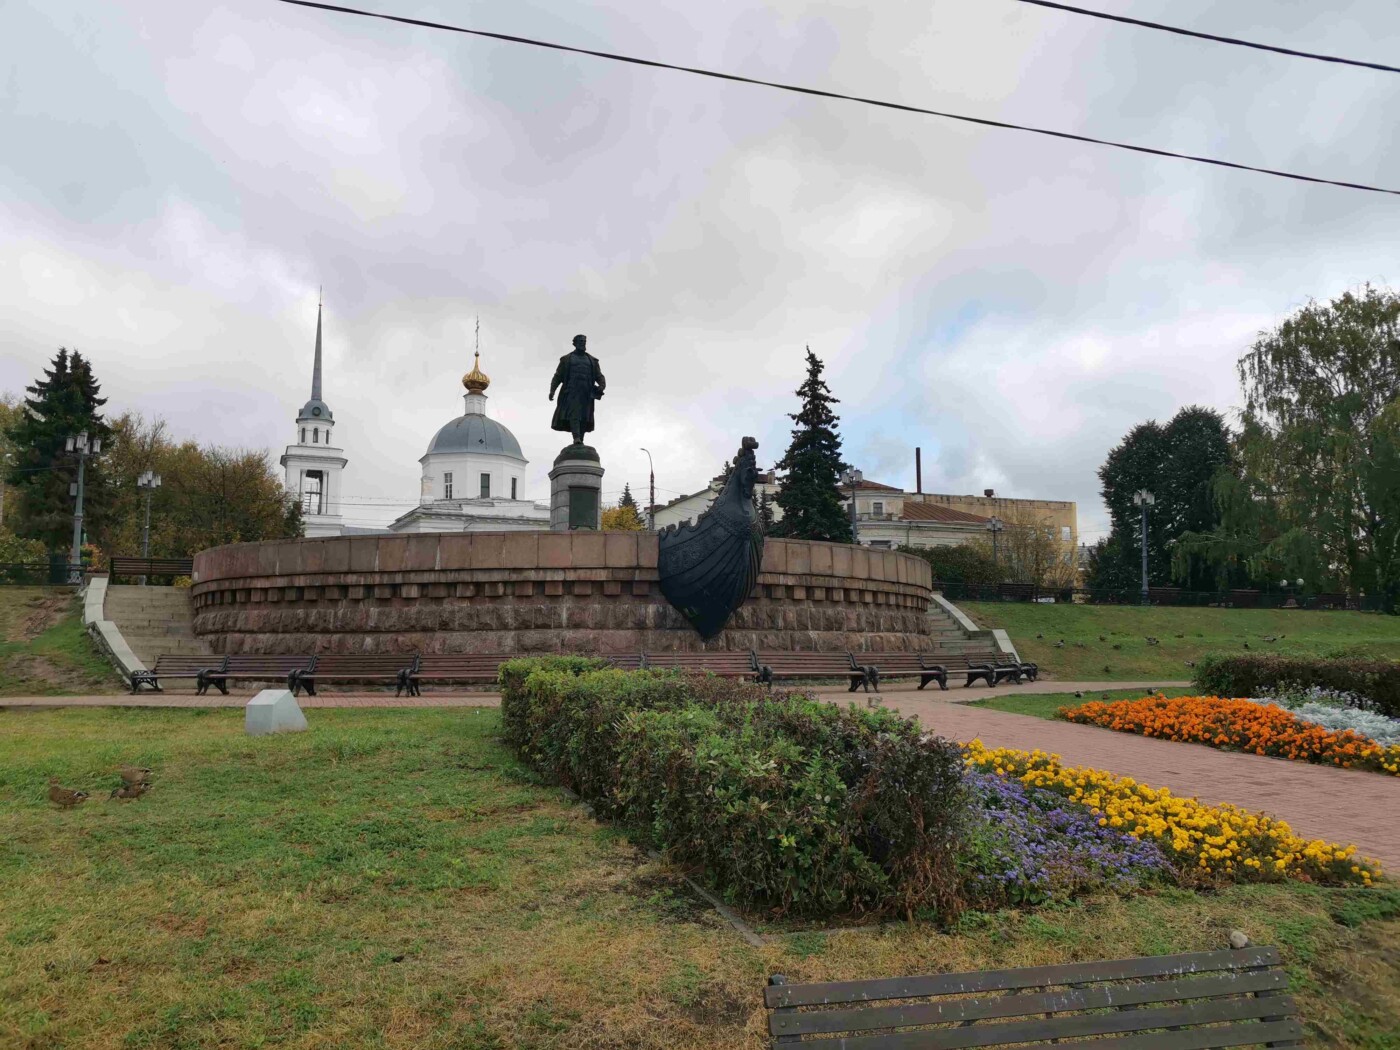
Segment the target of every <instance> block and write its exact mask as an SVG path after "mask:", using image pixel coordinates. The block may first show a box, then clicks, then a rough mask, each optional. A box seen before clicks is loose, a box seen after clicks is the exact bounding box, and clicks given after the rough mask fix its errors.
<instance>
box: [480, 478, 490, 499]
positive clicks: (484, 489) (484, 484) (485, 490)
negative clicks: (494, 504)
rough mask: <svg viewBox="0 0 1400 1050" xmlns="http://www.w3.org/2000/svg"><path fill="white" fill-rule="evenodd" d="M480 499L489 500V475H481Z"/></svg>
mask: <svg viewBox="0 0 1400 1050" xmlns="http://www.w3.org/2000/svg"><path fill="white" fill-rule="evenodd" d="M481 498H482V499H490V498H491V475H490V474H483V475H481Z"/></svg>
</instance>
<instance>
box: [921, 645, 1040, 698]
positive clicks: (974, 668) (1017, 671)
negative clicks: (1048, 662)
mask: <svg viewBox="0 0 1400 1050" xmlns="http://www.w3.org/2000/svg"><path fill="white" fill-rule="evenodd" d="M923 665H924V668H925V669H926V670H929V671H935V672H938V679H937V681H938V686H939V688H940V689H947V688H948V675H950V674H961V675H966V676H967V680H966V681H965V682H963V687H964V688H966V687H967V686H970V685H971V684H972V683H973V682H977V681H981V680H984V679H985V680H986V683H987V685H988V687H991V686H994V685H996V684H998V683H999V682H1003V681H1005V680H1006V679H1008V678H1009V679H1011V681H1013V682H1015V683H1016V684H1017V685H1020V684H1021V680H1022V679H1023V678H1026V679H1029V680H1030V681H1032V682H1033V681H1035V679H1036V677H1037V676H1038V675H1039V674H1040V668H1039V667H1037V666H1036V665H1035V664H1030V663H1021V662H1019V661H1017V660H1013V659H1011V658H1010V657H1008V656H1005V655H1003V654H1001V653H962V654H958V655H951V654H950V655H943V654H938V655H933V656H928V655H926V656H924V657H923Z"/></svg>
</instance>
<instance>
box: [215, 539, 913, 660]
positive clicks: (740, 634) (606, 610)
mask: <svg viewBox="0 0 1400 1050" xmlns="http://www.w3.org/2000/svg"><path fill="white" fill-rule="evenodd" d="M656 555H657V545H656V536H655V535H654V534H652V533H627V532H609V533H598V532H572V533H564V532H509V533H504V532H494V533H485V532H482V533H446V534H441V535H411V536H348V537H329V538H324V539H312V540H287V541H276V542H268V543H240V544H233V545H231V546H227V547H214V548H212V549H210V550H206V551H201V552H200V553H199V554H197V555H196V556H195V559H194V581H195V582H194V585H193V588H192V593H193V598H194V609H195V620H194V629H195V632H196V633H197V634H199V635H201V636H203V637H204V638H206V639H207V640H208V641H209V642H210V644H211V645H212V646H213V648H214V649H215V650H216V651H218V652H268V653H275V652H320V653H324V652H346V653H350V652H365V653H374V652H413V651H419V652H434V653H437V652H585V653H622V652H640V651H643V650H645V651H648V652H665V651H674V650H699V649H706V648H709V649H750V648H753V649H796V650H809V651H812V650H840V649H914V648H919V647H927V636H926V635H925V633H924V632H925V630H926V627H925V615H926V613H927V611H928V607H929V601H930V598H931V596H932V593H933V592H932V584H933V579H932V574H931V571H930V569H929V566H928V563H927V562H925V561H923V560H922V559H919V558H915V557H911V556H909V555H906V554H897V553H895V552H893V551H877V550H870V549H869V548H862V547H851V546H847V545H844V544H835V543H812V542H807V541H803V540H777V539H770V540H768V541H767V543H766V544H765V545H764V553H763V567H762V572H761V573H760V575H759V578H758V585H757V586H756V587H755V590H754V594H753V596H752V597H751V598H750V599H749V601H748V602H746V603H745V605H744V606H743V608H741V609H740V610H739V611H738V612H737V613H735V615H734V618H733V619H732V620H731V621H730V624H729V626H728V627H727V628H726V629H725V631H724V632H723V633H722V634H721V635H720V636H719V637H718V638H715V639H713V640H712V641H711V642H710V643H709V645H708V646H707V645H705V644H704V643H703V642H702V641H701V639H700V637H699V635H697V634H696V633H695V632H694V631H693V630H692V629H691V628H690V625H689V624H687V623H686V622H685V620H684V619H683V618H682V617H681V615H680V614H679V613H678V612H676V611H675V610H674V609H672V608H671V606H670V605H669V604H668V603H667V602H666V599H665V598H664V597H663V596H662V595H661V590H660V587H659V586H658V577H657V571H656Z"/></svg>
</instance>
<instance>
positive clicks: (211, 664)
mask: <svg viewBox="0 0 1400 1050" xmlns="http://www.w3.org/2000/svg"><path fill="white" fill-rule="evenodd" d="M227 662H228V657H227V656H178V655H175V654H173V653H165V654H162V655H161V656H157V657H156V665H155V666H154V667H152V668H150V669H149V670H144V671H132V672H131V691H132V692H133V693H135V692H136V691H137V690H139V689H140V688H141V687H142V686H143V685H144V686H150V688H151V689H153V690H155V691H156V692H157V693H162V692H164V691H165V690H163V689H162V688H161V687H160V680H161V679H162V678H165V679H167V680H168V679H171V678H193V679H194V681H195V691H196V692H197V693H199V695H201V696H203V695H204V693H205V691H206V690H208V688H209V675H210V674H211V673H215V672H218V671H222V670H223V669H224V665H225V664H226V663H227Z"/></svg>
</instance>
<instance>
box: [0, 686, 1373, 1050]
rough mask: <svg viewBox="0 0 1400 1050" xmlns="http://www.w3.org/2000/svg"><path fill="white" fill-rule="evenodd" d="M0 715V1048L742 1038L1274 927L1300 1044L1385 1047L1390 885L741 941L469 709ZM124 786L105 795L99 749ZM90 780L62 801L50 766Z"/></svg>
mask: <svg viewBox="0 0 1400 1050" xmlns="http://www.w3.org/2000/svg"><path fill="white" fill-rule="evenodd" d="M308 715H309V717H310V720H311V730H310V731H309V732H307V733H302V734H293V735H287V736H281V737H274V738H259V739H251V738H248V737H245V736H244V735H243V732H242V722H241V714H240V713H239V712H237V711H227V710H223V711H219V710H205V711H199V710H183V711H181V710H165V711H161V710H149V709H146V710H143V709H108V710H100V709H97V710H94V709H84V710H79V709H70V710H59V711H44V712H28V713H22V712H13V711H11V712H4V713H0V720H3V725H4V727H5V731H4V732H3V733H0V841H3V842H4V843H5V846H4V848H0V1046H4V1047H6V1048H10V1047H14V1048H16V1050H19V1048H29V1050H38V1048H41V1047H42V1048H45V1050H55V1048H73V1050H79V1048H81V1050H118V1048H121V1050H132V1048H161V1050H177V1048H196V1047H215V1046H217V1047H226V1048H252V1047H269V1046H277V1047H295V1048H308V1050H309V1048H337V1050H340V1048H348V1050H360V1048H365V1050H368V1048H375V1050H388V1048H404V1050H407V1048H410V1047H411V1048H413V1050H448V1048H492V1047H494V1048H507V1047H509V1048H515V1047H521V1048H532V1047H558V1048H566V1047H567V1048H576V1047H577V1048H598V1050H601V1048H621V1047H631V1048H639V1050H645V1048H653V1047H654V1048H662V1047H665V1048H668V1050H720V1048H724V1050H733V1048H749V1050H758V1048H760V1047H762V1046H765V1045H766V1042H765V1039H764V1034H763V1033H764V1020H763V1014H762V1009H761V996H762V988H763V983H764V979H765V977H766V975H768V974H769V973H773V972H781V973H785V974H788V975H789V976H790V977H792V978H793V979H795V980H817V979H841V978H863V977H874V976H877V975H895V974H906V973H918V972H928V971H934V970H957V969H973V968H979V967H991V966H1012V965H1025V964H1033V963H1043V962H1057V961H1067V960H1071V959H1088V958H1105V957H1116V956H1121V955H1131V954H1155V953H1165V952H1171V951H1179V950H1192V949H1204V948H1215V947H1219V946H1221V945H1222V944H1223V943H1224V941H1225V937H1226V934H1227V932H1228V931H1229V930H1230V929H1232V928H1241V929H1244V930H1247V931H1248V932H1249V933H1250V934H1251V935H1253V937H1254V938H1255V940H1256V941H1258V942H1260V943H1275V944H1278V945H1279V946H1280V948H1281V950H1282V951H1283V953H1284V956H1285V959H1286V961H1287V962H1288V965H1289V967H1290V970H1291V971H1292V973H1293V975H1294V977H1295V980H1296V982H1297V990H1298V994H1299V998H1300V1002H1301V1005H1302V1008H1303V1011H1304V1012H1305V1014H1306V1015H1307V1017H1308V1018H1309V1019H1310V1020H1311V1022H1312V1023H1313V1024H1314V1026H1315V1027H1316V1030H1317V1035H1316V1038H1315V1040H1314V1045H1321V1046H1347V1047H1357V1048H1367V1050H1379V1048H1382V1047H1394V1046H1396V1045H1397V1043H1400V954H1398V953H1397V952H1396V951H1395V948H1394V945H1395V944H1396V943H1397V938H1400V892H1398V891H1396V890H1394V889H1385V890H1370V891H1362V890H1322V889H1317V888H1315V887H1308V886H1302V885H1296V886H1288V887H1263V886H1256V887H1246V888H1234V889H1229V890H1226V891H1224V892H1221V893H1217V894H1196V893H1190V892H1184V891H1177V890H1171V891H1163V892H1160V893H1155V894H1146V895H1141V896H1137V897H1132V898H1127V899H1120V898H1095V899H1090V900H1086V901H1081V902H1077V903H1074V904H1069V905H1062V906H1056V907H1050V908H1045V909H1042V910H1040V911H1037V912H1024V913H1023V912H1008V913H999V914H994V915H987V914H980V913H974V914H970V915H967V916H965V917H964V918H963V920H962V921H961V923H960V926H959V928H958V929H957V930H956V931H955V932H952V933H947V932H939V931H937V930H935V929H934V928H932V927H929V926H926V925H913V926H905V925H902V924H899V925H896V926H893V927H890V928H887V929H884V930H876V929H871V930H865V931H856V932H847V933H841V934H836V935H833V936H830V937H827V936H823V935H820V934H814V933H810V932H808V933H800V934H793V935H790V936H786V937H782V938H779V939H778V941H777V943H774V944H772V945H769V946H766V947H763V948H755V947H750V946H749V945H748V944H746V943H745V942H744V941H742V940H741V939H740V938H739V937H738V936H737V935H736V934H735V933H734V931H733V930H732V929H730V928H729V927H728V926H727V925H726V924H725V923H724V922H723V921H722V920H720V919H719V918H718V917H717V916H716V915H715V914H714V912H713V911H711V910H710V909H709V908H708V907H706V906H704V905H703V904H702V903H699V902H696V901H695V900H694V899H692V898H691V897H690V896H689V895H688V894H687V893H686V891H685V889H684V884H683V883H681V882H679V881H678V880H677V879H676V878H675V877H674V876H673V874H672V873H671V872H670V871H668V870H667V869H666V868H665V867H663V866H660V865H657V864H653V863H650V862H648V861H647V859H646V858H645V857H644V856H643V855H641V854H640V853H639V852H638V851H637V850H636V849H635V848H634V847H632V846H631V845H629V844H628V843H627V842H626V841H625V840H624V839H623V838H621V837H620V836H619V835H618V834H616V833H615V832H614V831H612V830H610V829H609V828H607V827H603V826H600V825H599V824H597V823H596V822H594V821H593V820H591V819H590V818H589V817H588V816H587V815H586V814H585V813H584V811H583V810H582V808H581V807H579V806H577V805H575V804H573V803H572V802H570V800H569V799H568V798H567V797H566V796H565V795H564V794H563V793H562V792H560V791H558V790H557V789H554V788H550V787H546V786H542V785H540V784H538V783H537V782H536V780H535V778H534V776H533V775H532V774H531V773H530V772H529V771H528V770H527V769H525V768H524V767H522V766H521V765H520V764H518V763H517V762H516V761H515V760H514V759H513V757H512V756H511V755H510V754H509V753H507V752H506V751H505V750H504V749H503V748H502V746H501V745H500V744H499V743H498V742H497V740H496V733H497V731H498V727H499V721H498V716H497V714H496V713H495V712H494V711H486V710H480V709H445V710H444V709H437V710H432V709H422V710H402V709H400V710H365V709H362V710H313V711H310V712H308ZM128 763H136V764H142V765H147V766H150V767H152V768H153V769H154V770H155V785H154V787H153V789H152V790H151V792H150V794H149V795H147V796H146V797H145V798H142V799H140V800H138V801H135V802H129V803H122V802H108V801H105V798H106V795H107V793H108V791H109V790H110V787H111V786H112V785H113V784H114V783H115V781H116V778H115V776H114V775H113V774H112V772H111V771H112V770H113V769H114V768H116V767H117V766H119V765H121V764H128ZM51 775H53V776H58V777H60V778H61V779H62V781H63V782H64V783H66V784H68V785H70V786H74V787H80V788H84V789H87V790H89V791H91V792H92V793H93V800H91V801H89V802H88V803H86V804H85V805H83V806H81V807H79V808H78V809H75V810H72V811H59V810H57V809H55V808H54V807H52V806H50V805H49V804H48V803H47V802H46V801H45V797H44V796H45V785H46V783H47V780H48V778H49V777H50V776H51Z"/></svg>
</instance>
